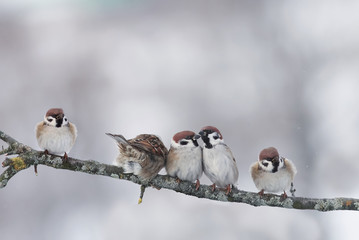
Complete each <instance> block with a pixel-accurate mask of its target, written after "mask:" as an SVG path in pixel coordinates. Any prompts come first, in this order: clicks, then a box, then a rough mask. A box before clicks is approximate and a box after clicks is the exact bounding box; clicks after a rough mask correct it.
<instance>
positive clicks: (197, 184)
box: [196, 179, 201, 191]
mask: <svg viewBox="0 0 359 240" xmlns="http://www.w3.org/2000/svg"><path fill="white" fill-rule="evenodd" d="M200 185H201V184H200V183H199V180H198V179H197V181H196V191H198V189H199V186H200Z"/></svg>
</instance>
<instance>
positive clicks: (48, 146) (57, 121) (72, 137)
mask: <svg viewBox="0 0 359 240" xmlns="http://www.w3.org/2000/svg"><path fill="white" fill-rule="evenodd" d="M35 132H36V139H37V142H38V144H39V147H40V148H41V149H43V150H44V153H45V154H48V153H50V154H55V155H63V159H64V160H67V159H68V156H67V154H68V153H69V152H70V150H71V148H72V146H73V145H74V143H75V141H76V138H77V128H76V126H75V124H73V123H70V122H69V120H68V118H67V117H66V116H65V114H64V111H63V110H62V108H51V109H49V110H48V111H47V112H46V114H45V117H44V120H43V121H41V122H39V123H38V124H37V125H36V128H35Z"/></svg>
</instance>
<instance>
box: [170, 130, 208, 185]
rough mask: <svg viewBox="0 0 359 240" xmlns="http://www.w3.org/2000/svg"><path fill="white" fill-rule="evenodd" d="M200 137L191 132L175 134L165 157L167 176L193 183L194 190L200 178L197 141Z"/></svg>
mask: <svg viewBox="0 0 359 240" xmlns="http://www.w3.org/2000/svg"><path fill="white" fill-rule="evenodd" d="M199 138H200V136H199V135H197V134H195V133H194V132H192V131H182V132H178V133H176V134H175V135H174V136H173V138H172V140H171V147H170V150H169V152H168V156H167V163H166V171H167V173H168V175H170V176H172V177H177V178H178V179H179V180H185V181H190V182H194V181H196V180H197V181H196V190H198V188H199V186H200V182H199V178H200V177H201V176H202V173H203V168H202V148H201V147H200V146H199V145H198V142H197V139H199Z"/></svg>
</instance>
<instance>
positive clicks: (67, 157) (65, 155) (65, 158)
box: [62, 152, 69, 163]
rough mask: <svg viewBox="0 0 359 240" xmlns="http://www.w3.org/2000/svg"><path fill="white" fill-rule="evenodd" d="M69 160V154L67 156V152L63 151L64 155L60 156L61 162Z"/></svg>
mask: <svg viewBox="0 0 359 240" xmlns="http://www.w3.org/2000/svg"><path fill="white" fill-rule="evenodd" d="M68 162H69V156H67V153H66V152H65V154H64V156H63V157H62V163H68Z"/></svg>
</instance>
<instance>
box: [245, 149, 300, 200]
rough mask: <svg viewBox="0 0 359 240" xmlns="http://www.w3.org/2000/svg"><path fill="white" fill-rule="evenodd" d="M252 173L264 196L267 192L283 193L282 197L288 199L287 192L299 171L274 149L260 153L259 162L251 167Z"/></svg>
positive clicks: (260, 193)
mask: <svg viewBox="0 0 359 240" xmlns="http://www.w3.org/2000/svg"><path fill="white" fill-rule="evenodd" d="M250 173H251V176H252V179H253V182H254V184H255V185H256V187H257V188H258V190H260V192H258V194H259V195H260V196H262V195H263V194H264V191H266V192H272V193H276V192H281V191H283V192H284V193H283V194H282V197H283V198H284V199H285V198H287V194H286V192H285V190H287V189H289V188H290V187H291V184H292V183H293V179H294V176H295V174H296V173H297V169H296V167H295V166H294V164H293V162H292V161H290V160H289V159H287V158H284V157H281V156H279V153H278V150H277V149H276V148H274V147H269V148H265V149H263V150H262V151H261V152H260V153H259V160H258V162H255V163H253V164H252V165H251V167H250Z"/></svg>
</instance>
